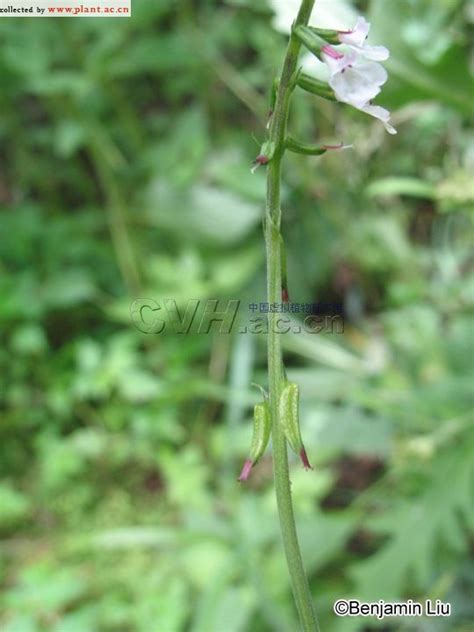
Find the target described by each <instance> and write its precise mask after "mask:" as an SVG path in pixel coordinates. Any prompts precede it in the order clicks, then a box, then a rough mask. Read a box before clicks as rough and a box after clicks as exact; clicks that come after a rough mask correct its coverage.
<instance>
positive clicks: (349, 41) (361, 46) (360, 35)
mask: <svg viewBox="0 0 474 632" xmlns="http://www.w3.org/2000/svg"><path fill="white" fill-rule="evenodd" d="M369 31H370V22H367V20H366V19H365V18H363V17H359V18H358V19H357V22H356V25H355V26H354V28H353V29H351V30H350V31H340V32H339V41H340V42H341V44H346V46H350V47H351V48H352V49H353V50H355V51H357V52H358V53H361V54H362V55H363V56H364V57H366V58H367V59H372V60H373V61H385V60H386V59H388V57H389V55H390V53H389V51H388V48H385V46H369V45H368V44H366V40H367V37H368V35H369Z"/></svg>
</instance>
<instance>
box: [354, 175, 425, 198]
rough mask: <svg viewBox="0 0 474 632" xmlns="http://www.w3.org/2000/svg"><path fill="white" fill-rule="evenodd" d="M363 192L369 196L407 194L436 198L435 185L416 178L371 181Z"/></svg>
mask: <svg viewBox="0 0 474 632" xmlns="http://www.w3.org/2000/svg"><path fill="white" fill-rule="evenodd" d="M365 193H366V194H367V195H368V196H369V197H377V196H390V195H408V196H410V197H419V198H426V199H429V200H431V199H435V198H436V187H434V186H432V185H431V184H429V183H428V182H425V181H424V180H419V179H417V178H383V179H381V180H375V181H374V182H371V184H369V186H368V187H367V188H366V190H365Z"/></svg>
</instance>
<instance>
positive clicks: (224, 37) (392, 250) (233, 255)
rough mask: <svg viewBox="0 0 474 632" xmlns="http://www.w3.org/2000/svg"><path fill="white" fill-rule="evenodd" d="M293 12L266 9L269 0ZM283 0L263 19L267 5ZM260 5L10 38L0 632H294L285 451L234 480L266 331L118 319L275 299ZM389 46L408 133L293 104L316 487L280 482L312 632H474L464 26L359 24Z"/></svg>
mask: <svg viewBox="0 0 474 632" xmlns="http://www.w3.org/2000/svg"><path fill="white" fill-rule="evenodd" d="M280 4H281V3H280ZM276 5H277V3H276V2H274V3H273V4H272V7H273V9H274V8H275V7H276ZM272 7H270V6H269V5H268V4H267V3H266V2H265V1H264V0H262V1H261V2H257V1H256V0H248V1H247V0H232V1H231V0H227V1H226V2H216V1H215V0H195V1H192V0H180V1H179V2H177V1H173V0H160V1H159V2H145V1H143V2H142V1H141V0H135V1H134V3H133V18H132V19H130V20H109V19H107V20H106V19H75V20H72V19H70V20H67V19H64V20H54V19H11V18H10V19H3V20H1V21H0V38H1V42H2V45H1V56H0V73H1V77H2V90H1V92H0V101H1V111H2V115H1V118H0V139H1V146H0V152H1V157H2V162H3V169H2V172H1V175H0V202H1V204H2V206H3V211H2V215H1V222H2V239H1V242H0V253H1V268H0V270H1V276H0V325H1V336H2V340H3V342H2V346H1V349H0V366H1V377H0V410H1V413H2V421H1V427H0V428H1V429H0V432H1V445H0V477H1V482H0V507H1V512H0V583H1V585H2V596H1V598H0V628H1V629H2V631H3V632H154V631H156V632H174V631H180V630H193V631H202V632H210V631H215V632H221V631H224V630H225V631H226V632H238V631H252V632H257V631H266V630H277V631H280V630H281V631H282V632H288V631H290V630H295V629H297V624H296V619H295V612H294V607H293V603H292V599H291V596H290V592H289V584H288V578H287V573H286V568H285V563H284V559H283V555H282V550H281V546H280V540H279V532H278V526H277V520H276V511H275V504H274V500H273V491H272V480H271V457H270V456H268V457H266V458H265V459H264V460H263V461H262V462H261V464H259V466H258V468H257V469H256V470H255V472H254V474H253V475H252V478H251V480H250V482H249V483H248V484H246V485H238V484H237V483H236V477H237V475H238V472H239V470H240V467H241V464H242V461H243V459H244V458H245V456H246V453H247V449H248V444H249V438H250V432H251V422H250V414H251V405H252V403H253V402H254V401H255V400H256V398H257V397H258V394H257V393H256V392H254V391H253V390H252V389H251V387H250V383H251V382H252V381H258V382H260V383H264V381H265V373H264V371H265V346H264V339H263V338H262V339H261V338H260V337H259V336H243V335H239V334H237V333H235V334H233V335H219V334H218V333H217V332H214V333H213V334H212V335H207V336H206V335H198V334H194V335H189V336H178V335H175V334H174V333H173V332H172V331H166V332H165V333H163V334H161V335H155V336H153V335H151V336H146V335H145V334H142V333H140V332H138V331H137V330H136V329H135V328H134V327H133V326H132V324H131V321H130V316H129V307H130V303H131V301H132V299H133V298H136V297H141V296H146V297H151V298H154V299H155V300H160V299H162V298H165V297H173V298H176V299H177V300H179V301H184V300H185V299H187V298H222V299H225V298H239V299H240V300H241V301H242V306H243V307H242V308H241V312H240V316H241V317H242V318H243V319H247V318H248V316H249V314H248V313H247V304H248V303H250V302H254V301H257V302H259V301H261V300H264V291H265V289H264V251H263V236H262V230H261V213H262V203H263V196H264V179H265V174H264V169H263V168H261V169H259V171H258V172H257V173H256V174H255V175H251V174H250V164H251V161H252V160H253V158H254V157H255V156H256V154H257V153H258V144H257V143H256V142H255V140H254V139H253V138H252V136H253V135H255V137H256V138H257V140H258V141H261V140H262V139H263V138H264V135H265V123H266V116H267V110H268V105H267V103H268V100H267V91H268V88H269V85H270V83H271V80H272V77H273V76H274V75H275V73H276V72H277V71H278V68H279V65H280V63H281V60H282V56H283V52H284V47H285V43H286V38H285V36H284V35H282V34H281V33H279V32H277V31H276V30H275V29H274V28H273V24H274V22H273V9H272ZM356 8H357V9H359V10H362V11H364V12H365V14H366V15H368V16H369V18H370V19H371V21H372V23H373V30H374V38H373V41H374V42H376V43H381V44H382V43H383V44H386V45H387V46H389V47H390V49H391V51H392V59H391V61H390V63H389V64H388V69H389V72H390V81H389V84H388V86H387V88H386V90H384V93H383V105H386V106H387V107H390V108H391V109H393V110H394V123H395V125H396V127H398V129H399V134H398V136H397V137H388V136H387V135H386V134H385V132H384V130H383V127H382V126H381V125H380V124H378V123H377V122H375V121H372V120H369V119H368V118H367V117H364V116H363V115H362V114H360V113H357V112H355V111H350V110H349V109H346V108H344V107H343V106H334V105H332V104H330V103H326V102H323V101H318V100H316V99H314V98H307V97H306V96H305V95H304V94H302V93H301V94H300V95H299V98H297V99H296V100H295V107H294V110H293V116H292V126H293V130H295V133H298V135H299V136H300V137H303V138H307V139H308V140H310V141H311V140H313V139H318V138H324V139H327V140H339V139H341V140H343V141H344V142H346V143H353V144H354V149H353V150H350V151H346V152H342V153H337V154H336V153H334V154H332V155H328V156H324V157H322V158H314V159H313V158H312V159H308V158H304V157H303V158H300V157H297V156H291V157H288V158H287V159H286V162H285V176H284V178H285V182H284V232H285V235H286V238H287V243H288V258H289V263H288V265H289V282H290V293H291V297H292V299H293V300H294V301H298V302H304V303H314V302H323V303H329V302H331V303H333V304H336V305H340V306H341V308H340V312H341V313H342V315H343V316H344V319H345V333H344V335H341V334H339V335H336V334H334V335H325V336H323V335H321V336H319V335H318V336H313V335H309V334H307V335H300V336H296V335H295V336H288V337H286V339H285V345H286V349H287V352H288V362H289V365H290V367H291V370H290V373H291V376H290V377H292V378H293V379H295V380H296V381H298V382H299V383H300V384H301V387H302V392H303V402H302V413H303V419H302V425H303V431H304V436H305V442H306V446H307V450H308V453H309V455H310V457H311V459H312V461H313V462H314V465H315V469H314V471H313V472H310V473H305V472H304V471H303V469H302V468H301V466H300V464H299V463H298V462H297V461H296V460H295V461H294V462H292V483H293V487H292V488H293V493H294V501H295V505H296V512H297V522H298V528H299V533H300V536H301V542H302V548H303V552H304V558H305V561H306V566H307V569H308V572H309V574H310V582H311V587H312V591H313V594H314V597H315V601H316V604H317V608H318V612H319V613H320V619H321V623H322V625H323V629H324V630H328V631H330V632H332V631H334V632H345V631H351V630H376V629H383V630H386V631H391V630H412V631H420V632H421V631H428V630H429V631H430V632H432V631H435V632H436V631H444V630H446V631H448V630H449V631H456V632H468V630H472V629H473V627H474V608H473V601H472V594H473V591H474V563H473V560H472V557H470V554H472V551H473V528H474V511H473V508H474V491H473V490H474V445H473V439H474V437H473V425H472V414H471V410H472V396H473V390H472V381H471V380H472V368H473V366H472V365H473V335H472V334H473V331H472V322H473V321H472V312H471V310H472V304H473V289H474V288H473V276H472V266H473V260H472V251H471V252H470V251H469V249H470V246H471V245H472V242H471V238H472V232H471V231H472V203H473V200H474V191H473V180H472V175H473V165H474V145H473V142H472V141H473V133H472V127H471V124H472V120H471V115H472V101H471V97H472V80H471V78H470V73H469V69H468V55H467V53H468V46H469V42H470V29H471V27H472V24H473V21H474V10H473V5H472V4H471V3H469V2H463V1H462V0H439V1H438V2H432V1H429V0H404V1H401V0H391V1H390V2H383V1H382V0H375V1H374V2H372V3H371V2H360V3H358V4H357V7H356ZM343 596H353V597H356V598H359V599H368V600H378V599H381V598H384V599H395V598H396V599H404V598H408V597H411V598H413V599H419V600H421V599H425V598H428V597H429V598H433V599H436V598H440V599H443V600H445V601H450V602H451V603H452V606H453V611H454V614H453V616H452V617H451V618H450V619H449V620H440V619H436V620H427V621H423V620H411V622H410V621H407V622H406V623H404V622H403V621H401V620H397V622H396V623H394V622H393V621H391V622H388V623H387V622H386V621H385V622H383V623H381V624H377V622H376V621H372V620H371V621H368V620H366V621H361V620H354V619H350V620H349V619H347V620H344V619H336V617H335V616H334V615H333V614H332V604H333V602H334V601H335V599H337V598H340V597H343Z"/></svg>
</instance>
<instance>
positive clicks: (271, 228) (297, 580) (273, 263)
mask: <svg viewBox="0 0 474 632" xmlns="http://www.w3.org/2000/svg"><path fill="white" fill-rule="evenodd" d="M314 2H315V0H302V3H301V7H300V10H299V13H298V16H297V18H296V22H295V26H297V25H300V24H307V23H308V20H309V17H310V15H311V11H312V9H313V6H314ZM299 50H300V43H299V41H298V39H297V38H296V37H295V36H294V35H293V34H292V35H291V37H290V41H289V44H288V48H287V51H286V56H285V61H284V64H283V70H282V74H281V79H280V84H279V88H278V92H277V98H276V103H275V109H274V112H273V116H272V123H271V127H270V141H271V142H273V143H275V153H274V156H273V158H272V160H271V161H270V163H269V165H268V176H267V201H266V212H265V241H266V254H267V294H268V302H269V303H270V305H271V304H272V303H280V302H281V257H282V253H281V243H280V218H281V210H280V180H281V160H282V158H283V154H284V153H285V137H286V126H287V120H288V111H289V103H290V97H291V93H292V91H293V89H294V82H293V78H294V75H295V71H296V67H297V63H298V54H299ZM277 317H278V314H277V313H276V312H272V311H270V313H269V315H268V378H269V379H268V381H269V390H270V408H271V412H272V418H273V428H272V436H273V471H274V479H275V491H276V499H277V505H278V515H279V520H280V529H281V534H282V539H283V547H284V549H285V555H286V560H287V564H288V570H289V573H290V578H291V585H292V589H293V595H294V598H295V601H296V606H297V608H298V613H299V617H300V622H301V626H302V629H303V630H305V632H306V631H312V632H313V631H314V630H318V629H319V628H318V622H317V619H316V614H315V612H314V608H313V603H312V598H311V593H310V591H309V586H308V581H307V579H306V574H305V571H304V567H303V562H302V559H301V553H300V548H299V544H298V536H297V533H296V527H295V519H294V515H293V506H292V501H291V489H290V477H289V470H288V455H287V450H286V440H285V436H284V434H283V430H282V427H281V424H280V420H279V418H278V402H279V399H280V394H281V391H282V388H283V382H284V371H283V359H282V350H281V341H280V334H279V333H278V332H277Z"/></svg>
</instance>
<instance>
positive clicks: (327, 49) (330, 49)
mask: <svg viewBox="0 0 474 632" xmlns="http://www.w3.org/2000/svg"><path fill="white" fill-rule="evenodd" d="M321 51H322V52H323V53H326V55H327V56H328V57H332V58H333V59H342V58H343V57H344V55H343V54H342V53H339V52H338V51H337V50H336V49H335V48H333V47H332V46H329V45H327V46H323V47H322V48H321Z"/></svg>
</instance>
